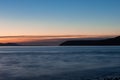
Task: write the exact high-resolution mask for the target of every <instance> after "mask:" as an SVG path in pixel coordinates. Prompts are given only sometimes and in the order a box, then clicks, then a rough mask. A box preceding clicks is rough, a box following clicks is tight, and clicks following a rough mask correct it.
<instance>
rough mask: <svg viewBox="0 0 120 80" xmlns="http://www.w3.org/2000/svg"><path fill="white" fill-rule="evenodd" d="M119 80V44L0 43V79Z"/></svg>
mask: <svg viewBox="0 0 120 80" xmlns="http://www.w3.org/2000/svg"><path fill="white" fill-rule="evenodd" d="M108 78H109V80H114V79H113V78H119V79H118V80H120V46H1V47H0V80H107V79H108Z"/></svg>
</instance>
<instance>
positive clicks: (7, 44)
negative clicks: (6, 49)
mask: <svg viewBox="0 0 120 80" xmlns="http://www.w3.org/2000/svg"><path fill="white" fill-rule="evenodd" d="M0 46H20V44H17V43H0Z"/></svg>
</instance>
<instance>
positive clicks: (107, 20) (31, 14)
mask: <svg viewBox="0 0 120 80" xmlns="http://www.w3.org/2000/svg"><path fill="white" fill-rule="evenodd" d="M119 34H120V0H0V36H21V35H22V36H25V35H35V36H38V35H119Z"/></svg>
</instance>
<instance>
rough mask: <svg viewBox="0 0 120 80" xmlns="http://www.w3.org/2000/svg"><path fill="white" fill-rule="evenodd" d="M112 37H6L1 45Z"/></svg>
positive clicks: (0, 38) (0, 39)
mask: <svg viewBox="0 0 120 80" xmlns="http://www.w3.org/2000/svg"><path fill="white" fill-rule="evenodd" d="M104 37H111V36H95V35H91V36H88V35H59V36H4V37H0V43H21V42H30V41H36V40H39V41H44V40H50V39H54V40H55V39H74V38H104Z"/></svg>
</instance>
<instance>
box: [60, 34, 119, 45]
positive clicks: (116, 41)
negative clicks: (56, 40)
mask: <svg viewBox="0 0 120 80" xmlns="http://www.w3.org/2000/svg"><path fill="white" fill-rule="evenodd" d="M105 45H106V46H115V45H116V46H117V45H120V36H118V37H115V38H108V39H103V40H71V41H66V42H64V43H62V44H60V46H105Z"/></svg>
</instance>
